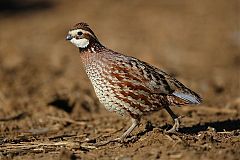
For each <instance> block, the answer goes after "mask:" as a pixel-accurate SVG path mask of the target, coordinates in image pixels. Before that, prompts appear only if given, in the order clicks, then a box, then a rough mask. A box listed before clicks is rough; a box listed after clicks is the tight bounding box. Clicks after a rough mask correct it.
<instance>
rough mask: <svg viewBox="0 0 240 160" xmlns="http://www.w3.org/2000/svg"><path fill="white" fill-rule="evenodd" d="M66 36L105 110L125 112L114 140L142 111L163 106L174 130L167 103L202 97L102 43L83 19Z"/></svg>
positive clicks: (136, 122) (178, 103)
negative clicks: (126, 122)
mask: <svg viewBox="0 0 240 160" xmlns="http://www.w3.org/2000/svg"><path fill="white" fill-rule="evenodd" d="M66 40H68V41H70V42H71V43H72V44H73V45H75V46H76V47H77V48H78V49H79V53H80V57H81V60H82V63H83V65H84V68H85V70H86V73H87V76H88V78H89V79H90V81H91V83H92V85H93V88H94V90H95V93H96V95H97V97H98V99H99V101H100V102H101V103H102V104H103V105H104V106H105V108H106V109H107V110H109V111H112V112H116V113H118V114H120V115H122V116H129V117H130V118H131V120H132V124H131V126H130V127H129V128H128V129H127V130H126V131H125V132H124V133H123V134H122V135H121V136H120V137H119V138H116V139H114V140H116V141H121V142H123V141H124V140H125V139H126V138H127V137H128V136H129V135H130V133H131V132H132V131H133V130H134V129H135V128H136V127H137V126H139V124H140V120H141V118H142V117H143V116H145V115H150V114H151V113H152V112H155V111H159V110H161V109H165V110H166V111H167V112H168V113H169V115H170V116H171V118H172V119H173V121H174V125H173V127H172V128H171V129H169V130H167V131H166V132H167V133H176V132H177V131H178V129H179V127H180V120H179V119H180V117H178V116H177V115H176V114H175V113H174V112H173V111H172V110H171V108H170V107H172V106H183V105H196V104H200V103H201V102H202V98H201V97H200V96H199V95H198V94H197V93H195V92H194V91H192V90H190V89H189V88H187V87H186V86H185V85H183V84H182V83H181V82H179V81H178V80H177V79H175V78H174V77H172V76H170V75H169V74H167V73H166V72H164V71H163V70H161V69H159V68H157V67H154V66H152V65H150V64H148V63H146V62H144V61H141V60H139V59H137V58H134V57H131V56H127V55H125V54H122V53H118V52H116V51H113V50H111V49H109V48H107V47H105V46H104V45H103V44H102V43H101V42H100V41H99V40H98V38H97V36H96V35H95V33H94V32H93V31H92V29H91V28H90V26H89V25H88V24H87V23H85V22H80V23H77V24H75V25H74V26H73V27H71V28H70V30H69V31H68V33H67V36H66Z"/></svg>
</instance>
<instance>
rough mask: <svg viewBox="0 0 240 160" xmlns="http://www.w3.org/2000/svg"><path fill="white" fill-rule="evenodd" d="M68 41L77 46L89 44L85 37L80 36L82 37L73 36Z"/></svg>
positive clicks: (83, 46)
mask: <svg viewBox="0 0 240 160" xmlns="http://www.w3.org/2000/svg"><path fill="white" fill-rule="evenodd" d="M70 42H72V43H73V44H74V45H75V46H77V47H78V48H86V47H87V46H88V44H89V40H88V39H86V38H82V39H76V38H73V39H71V40H70Z"/></svg>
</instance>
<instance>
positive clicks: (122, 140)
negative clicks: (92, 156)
mask: <svg viewBox="0 0 240 160" xmlns="http://www.w3.org/2000/svg"><path fill="white" fill-rule="evenodd" d="M139 123H140V118H138V119H135V118H132V125H131V127H129V128H128V129H127V131H126V132H124V133H123V135H122V136H121V137H119V138H115V139H112V140H108V141H102V142H100V143H98V144H95V146H96V147H100V146H104V145H107V144H109V143H110V142H124V139H125V138H126V137H127V136H128V135H129V134H130V133H131V132H132V131H133V130H134V128H136V126H138V125H139Z"/></svg>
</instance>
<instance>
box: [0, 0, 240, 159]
mask: <svg viewBox="0 0 240 160" xmlns="http://www.w3.org/2000/svg"><path fill="white" fill-rule="evenodd" d="M239 8H240V2H239V1H238V0H231V1H228V0H218V1H216V0H215V1H207V0H203V1H196V0H182V1H179V0H152V1H144V0H134V1H128V0H122V1H114V0H101V1H100V0H99V1H81V0H68V1H67V0H65V1H64V0H21V1H18V0H2V1H1V2H0V118H1V117H3V118H2V120H4V121H3V122H0V125H1V130H0V133H1V136H2V141H1V142H2V143H0V145H1V144H3V145H6V146H7V144H8V142H10V141H11V140H12V141H13V140H16V139H18V138H19V134H20V135H22V134H24V133H25V131H28V132H30V130H31V129H36V128H37V129H39V128H40V129H41V128H48V129H49V128H51V127H52V126H55V125H56V124H59V123H60V122H56V121H55V120H52V119H51V118H46V117H47V116H55V117H60V118H61V117H68V118H71V119H74V120H82V119H84V120H88V121H90V122H88V124H92V123H93V124H95V125H96V124H97V126H98V127H97V129H98V130H99V131H98V132H94V133H93V130H92V128H91V127H89V128H85V129H84V130H81V129H79V128H81V127H79V126H78V125H75V126H72V125H70V126H67V127H66V126H65V123H64V124H63V126H62V128H61V130H57V131H54V132H53V133H52V132H51V133H52V134H51V133H49V132H46V133H45V132H44V134H42V133H41V134H39V135H38V134H37V135H38V136H39V139H38V140H40V141H41V142H42V141H44V140H43V139H45V137H48V136H52V135H54V134H63V133H66V132H70V131H72V132H74V133H75V134H76V135H79V134H83V133H88V134H89V135H88V138H91V137H94V136H99V135H101V134H102V132H104V131H101V129H103V128H104V126H105V127H106V124H109V125H107V126H108V127H110V128H111V127H113V128H114V127H115V129H116V128H117V129H121V127H123V124H125V125H128V123H127V121H126V120H125V121H124V119H122V118H121V117H118V116H116V115H115V114H112V113H108V112H107V111H105V109H104V107H102V106H101V105H100V104H99V102H98V100H97V98H96V96H95V94H94V91H93V88H92V87H91V85H90V82H89V80H88V79H87V76H86V74H85V72H84V70H83V66H82V64H81V60H80V58H79V53H78V50H77V49H76V48H75V47H74V46H73V45H72V44H70V43H69V42H67V41H65V36H66V34H67V32H68V29H69V28H70V27H72V26H73V25H74V24H75V23H78V22H87V23H88V24H89V25H90V27H91V28H92V29H93V30H94V32H95V34H96V35H97V36H98V38H99V40H100V41H101V42H102V43H103V44H104V45H105V46H107V47H108V48H111V49H113V50H115V51H118V52H121V53H124V54H127V55H130V56H134V57H136V58H139V59H141V60H143V61H146V62H148V63H151V64H153V65H155V66H157V67H160V68H162V69H163V70H165V71H167V72H168V73H170V74H172V75H174V76H175V77H176V78H178V79H179V80H180V81H182V82H183V83H184V84H186V85H187V86H189V87H190V88H192V89H193V90H195V91H196V92H198V93H200V95H202V97H203V98H204V103H203V104H202V105H200V106H195V107H194V108H192V107H189V108H188V107H186V108H187V109H186V110H184V109H181V108H179V109H177V110H176V111H177V113H181V114H183V115H187V116H189V117H191V118H190V120H189V119H185V120H183V125H184V126H187V125H189V127H191V125H193V126H194V125H196V124H198V123H209V122H214V124H215V122H218V121H225V120H229V119H233V120H234V121H233V122H232V123H230V124H228V125H230V126H231V125H233V126H237V125H240V122H239V111H240V108H239V107H240V99H239V98H240V20H239V17H240V10H239ZM190 108H191V109H190ZM199 108H201V109H200V110H201V111H199ZM188 109H189V110H188ZM208 109H210V110H208ZM195 112H196V113H197V114H193V113H195ZM198 112H201V113H198ZM99 113H100V114H99ZM15 115H17V116H18V115H21V116H20V117H17V118H19V119H17V120H16V119H14V120H11V118H12V117H14V116H15ZM22 115H24V116H22ZM159 115H160V116H162V117H159ZM98 116H100V117H98ZM9 117H10V118H9ZM109 117H111V121H109ZM152 117H153V118H152V119H151V118H148V119H149V120H151V121H153V122H154V123H155V124H156V126H158V127H159V126H162V125H163V123H164V122H165V121H164V119H165V120H166V119H167V120H168V121H167V123H168V124H171V119H170V118H169V117H168V116H167V114H165V113H157V114H156V115H153V116H152ZM154 117H155V118H154ZM14 118H16V117H14ZM104 118H106V120H104ZM6 119H10V120H6ZM158 122H159V123H158ZM112 124H115V125H114V126H112ZM209 125H210V124H209ZM219 125H221V124H219ZM93 126H94V125H93ZM210 126H211V125H210ZM238 127H239V126H238ZM238 127H235V128H234V127H233V128H231V127H230V128H231V129H230V131H234V130H239V129H240V127H239V128H238ZM63 128H64V129H65V131H64V132H63V130H64V129H63ZM143 128H144V126H143ZM143 128H142V129H143ZM226 128H227V127H226ZM105 129H106V128H105ZM223 129H224V128H220V130H223ZM140 130H141V128H140V129H139V131H136V132H140ZM200 131H205V130H200ZM62 132H63V133H62ZM31 133H32V132H31ZM37 133H38V132H37ZM118 134H121V132H120V133H118ZM6 135H10V137H8V136H6ZM158 135H159V133H158ZM30 136H32V135H31V134H30ZM144 136H146V139H148V140H149V141H151V138H152V139H154V138H153V137H151V136H150V137H149V135H148V136H147V135H144ZM85 138H86V137H85ZM3 139H7V141H3ZM158 139H160V138H159V137H158ZM77 140H79V139H77ZM33 141H34V142H36V143H37V142H38V141H37V140H33ZM69 141H71V140H69ZM186 141H187V140H186ZM187 142H188V141H187ZM234 142H235V141H234ZM238 142H239V140H238ZM206 143H207V142H206ZM209 143H211V142H209ZM136 145H137V144H134V145H131V146H127V147H126V146H125V147H126V148H125V149H126V150H124V149H122V150H120V151H119V152H120V155H123V157H124V156H125V155H126V156H129V157H130V158H137V157H136V155H138V154H140V153H138V151H135V149H136V148H138V147H139V146H136ZM142 145H144V146H145V148H144V149H145V150H143V151H144V152H148V149H149V148H148V146H149V145H150V146H151V145H152V144H151V143H150V142H148V143H147V144H145V143H143V144H142ZM219 145H220V146H222V148H224V146H235V145H236V144H235V143H233V142H232V141H230V142H226V144H225V142H224V143H222V141H221V142H220V144H218V145H216V146H215V147H214V146H212V149H209V150H208V152H205V151H201V149H200V151H201V152H200V154H198V155H195V150H198V149H195V150H194V149H191V148H188V147H186V148H185V147H182V146H181V145H179V146H178V147H176V148H177V149H176V150H177V151H176V152H181V153H182V155H181V157H180V158H185V159H188V158H189V159H192V158H196V159H198V158H203V157H205V158H206V157H207V158H210V159H211V155H212V154H211V153H216V152H220V151H219V150H221V154H219V157H221V155H223V154H224V155H227V157H228V158H229V159H232V158H233V159H234V158H236V156H237V155H240V153H239V151H237V150H236V149H234V148H235V147H236V146H235V147H233V148H231V147H230V149H229V150H231V152H230V151H229V150H227V151H226V149H219V148H218V147H217V146H219ZM161 146H165V148H159V147H158V146H157V147H156V148H158V149H156V148H155V150H156V152H157V153H158V152H159V150H160V151H161V154H160V155H161V156H160V157H164V156H165V158H169V156H170V155H171V154H166V153H167V151H168V150H167V149H166V148H167V147H170V146H171V143H170V142H165V143H164V144H161ZM183 146H184V144H183ZM238 146H239V145H238ZM153 148H154V147H153ZM153 148H150V150H152V149H153ZM200 148H201V147H200ZM68 149H69V148H68ZM105 149H106V150H109V148H105ZM69 150H70V151H71V152H73V154H74V155H77V157H78V156H79V157H84V156H86V157H85V158H96V157H98V156H100V155H101V156H102V157H103V158H104V157H105V158H110V157H111V158H113V157H117V156H118V155H119V153H118V152H116V153H115V152H112V153H106V154H105V150H104V149H102V150H100V151H88V152H87V153H84V154H83V153H82V152H80V151H79V150H76V151H73V150H72V148H70V149H69ZM189 150H191V151H192V152H191V153H190V152H189ZM11 151H12V150H9V152H7V151H6V152H4V151H3V153H4V154H2V155H3V156H8V155H9V154H10V153H11ZM126 151H129V152H130V151H132V153H135V152H136V153H135V154H134V155H135V156H134V155H132V154H130V153H129V152H126ZM164 151H165V152H164ZM20 153H22V152H20ZM47 153H48V152H47ZM58 153H59V154H65V152H62V151H59V149H56V151H55V154H58ZM151 153H152V152H151ZM187 153H188V154H187ZM227 153H229V154H227ZM39 154H40V155H44V156H46V157H45V158H46V159H51V158H53V159H54V156H53V157H51V156H52V155H54V154H53V153H51V152H49V154H43V153H39ZM89 154H90V157H88V156H89ZM92 154H95V156H92V157H91V155H92ZM141 154H143V153H142V152H141ZM19 155H20V156H16V155H14V154H13V156H12V157H13V158H19V159H21V158H23V159H24V158H26V157H27V158H29V157H31V158H36V155H34V154H33V152H31V151H30V152H27V153H25V152H24V153H22V154H19ZM153 155H155V151H154V154H153ZM24 156H26V157H24ZM37 156H38V155H37ZM192 156H193V157H192ZM216 156H217V155H216ZM214 157H215V156H214ZM38 158H39V157H38ZM140 158H143V157H141V156H140ZM152 158H153V159H155V158H156V156H155V157H152ZM212 158H213V157H212ZM43 159H44V158H43Z"/></svg>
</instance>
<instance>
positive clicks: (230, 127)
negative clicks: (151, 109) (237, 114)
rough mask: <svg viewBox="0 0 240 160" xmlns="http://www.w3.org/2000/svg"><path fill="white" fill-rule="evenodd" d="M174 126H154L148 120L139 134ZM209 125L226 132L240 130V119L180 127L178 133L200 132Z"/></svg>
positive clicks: (207, 128) (218, 130)
mask: <svg viewBox="0 0 240 160" xmlns="http://www.w3.org/2000/svg"><path fill="white" fill-rule="evenodd" d="M171 127H172V126H170V125H169V124H166V125H164V126H154V125H153V124H152V123H151V122H147V124H146V126H145V129H144V131H142V132H139V133H138V134H137V136H138V137H139V136H143V135H144V134H146V133H147V132H150V131H152V130H153V129H154V128H159V129H160V130H162V131H163V132H164V130H165V131H166V130H168V129H170V128H171ZM209 127H211V128H214V129H215V131H216V132H224V131H228V132H231V131H234V130H240V119H235V120H224V121H215V122H206V123H203V124H196V125H193V126H191V127H182V128H179V130H178V133H182V134H198V133H199V132H202V131H207V130H209Z"/></svg>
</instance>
